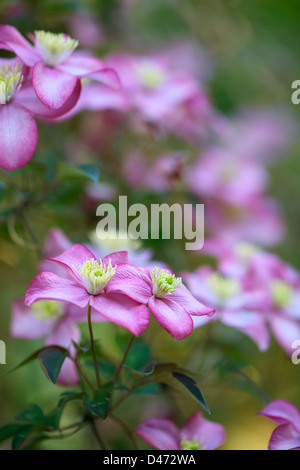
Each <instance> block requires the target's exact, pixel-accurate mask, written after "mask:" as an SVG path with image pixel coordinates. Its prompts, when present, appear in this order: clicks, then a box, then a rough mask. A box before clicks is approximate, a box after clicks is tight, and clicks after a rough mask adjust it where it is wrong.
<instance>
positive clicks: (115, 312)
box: [25, 244, 149, 336]
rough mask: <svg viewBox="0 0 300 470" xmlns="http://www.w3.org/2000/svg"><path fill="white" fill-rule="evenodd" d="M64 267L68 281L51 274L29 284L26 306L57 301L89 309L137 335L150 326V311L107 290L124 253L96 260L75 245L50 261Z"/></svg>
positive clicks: (123, 258) (90, 253)
mask: <svg viewBox="0 0 300 470" xmlns="http://www.w3.org/2000/svg"><path fill="white" fill-rule="evenodd" d="M50 260H51V261H53V262H54V263H56V264H58V265H59V266H61V267H63V268H64V269H65V270H66V271H67V273H68V274H69V277H68V278H64V277H61V276H59V275H57V274H55V273H53V272H47V271H46V272H42V273H40V274H38V275H37V276H36V277H35V278H34V279H33V281H32V282H31V284H30V285H29V287H28V289H27V292H26V296H25V304H26V305H27V306H30V305H32V304H33V303H34V302H37V301H38V300H45V299H46V300H58V301H63V302H67V303H70V304H74V305H76V306H77V307H80V308H87V307H89V308H92V309H93V310H95V311H96V312H98V313H100V314H101V316H102V317H104V318H105V319H106V320H107V321H111V322H113V323H116V324H117V325H120V326H123V327H124V328H127V329H128V330H129V331H130V332H131V333H133V334H134V335H136V336H138V335H140V334H141V333H142V332H143V331H144V330H145V329H146V327H147V325H148V323H149V311H148V309H147V307H145V306H144V305H142V304H141V302H139V301H135V300H133V299H132V298H130V297H129V296H128V295H126V293H125V292H126V290H129V288H130V287H128V288H127V289H126V287H125V289H124V293H122V294H120V293H116V292H115V291H113V289H110V283H111V281H112V279H113V278H114V276H115V275H116V273H117V272H118V269H119V266H122V263H125V262H127V260H128V257H127V253H126V252H116V253H112V254H111V255H108V256H106V257H105V258H103V259H102V260H99V259H98V260H97V258H96V256H95V255H94V254H93V253H92V252H91V251H90V250H89V249H88V248H86V247H85V246H83V245H79V244H75V245H73V246H72V247H71V248H69V249H68V250H66V251H65V252H63V253H62V254H60V255H59V256H57V257H56V258H52V259H50Z"/></svg>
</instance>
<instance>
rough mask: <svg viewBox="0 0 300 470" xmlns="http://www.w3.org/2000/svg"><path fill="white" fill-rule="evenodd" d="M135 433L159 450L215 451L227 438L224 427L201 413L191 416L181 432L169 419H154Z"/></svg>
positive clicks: (142, 424) (145, 423) (142, 425)
mask: <svg viewBox="0 0 300 470" xmlns="http://www.w3.org/2000/svg"><path fill="white" fill-rule="evenodd" d="M134 432H136V433H137V434H138V435H139V436H140V437H141V438H142V439H144V440H145V441H146V442H148V443H149V444H150V445H152V446H153V447H156V448H157V449H159V450H213V449H216V448H217V447H220V446H221V445H222V444H223V442H224V441H225V438H226V434H225V430H224V428H223V426H222V425H221V424H219V423H214V422H213V421H208V420H207V419H205V418H204V417H203V416H202V413H200V412H198V413H195V414H194V415H193V416H191V417H190V418H189V419H188V420H187V421H186V422H185V423H184V425H183V427H182V429H181V430H179V429H178V428H177V426H176V425H175V424H174V423H173V422H172V421H170V420H168V419H163V418H152V419H148V420H147V421H144V422H143V423H141V424H140V425H139V426H138V427H137V428H136V429H135V431H134Z"/></svg>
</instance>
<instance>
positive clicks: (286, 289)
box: [271, 280, 292, 308]
mask: <svg viewBox="0 0 300 470" xmlns="http://www.w3.org/2000/svg"><path fill="white" fill-rule="evenodd" d="M271 292H272V295H273V301H274V304H275V306H276V307H279V308H282V307H286V306H287V305H288V304H289V303H290V300H291V295H292V287H291V286H290V285H289V284H288V283H287V282H284V281H280V280H278V281H273V282H272V284H271Z"/></svg>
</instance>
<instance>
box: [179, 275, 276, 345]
mask: <svg viewBox="0 0 300 470" xmlns="http://www.w3.org/2000/svg"><path fill="white" fill-rule="evenodd" d="M184 279H185V281H186V283H187V285H188V287H189V289H190V290H191V292H192V293H193V294H194V295H195V297H196V298H197V299H199V300H200V301H201V302H204V303H208V304H209V305H212V307H213V308H215V309H216V314H215V315H214V316H213V317H212V318H211V319H210V318H207V317H200V318H194V319H193V320H194V326H195V328H197V327H199V326H202V325H204V324H205V323H207V322H208V321H215V320H220V321H221V322H222V323H223V324H225V325H227V326H230V327H232V328H235V329H237V330H239V331H241V332H242V333H244V334H246V335H247V336H249V337H250V338H251V339H252V340H253V341H254V342H255V343H256V344H257V346H258V348H259V349H260V350H261V351H265V350H266V349H267V348H268V346H269V342H270V335H269V331H268V328H267V325H266V318H265V316H264V315H263V314H262V313H261V312H260V311H259V310H257V306H258V305H259V306H260V305H261V303H262V301H263V300H264V299H265V296H264V294H263V293H261V291H260V290H259V289H258V290H257V291H254V290H253V291H251V292H247V291H246V290H245V289H244V286H243V283H242V282H241V280H240V279H238V278H236V277H229V276H223V275H221V274H219V273H218V272H217V271H214V270H213V269H212V268H210V267H206V266H202V267H200V268H199V269H198V270H196V271H195V272H194V273H184Z"/></svg>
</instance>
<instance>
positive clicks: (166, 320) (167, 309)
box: [148, 295, 194, 339]
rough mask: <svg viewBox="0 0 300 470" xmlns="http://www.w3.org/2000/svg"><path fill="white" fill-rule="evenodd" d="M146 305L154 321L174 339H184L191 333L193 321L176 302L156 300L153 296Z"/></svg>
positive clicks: (167, 299)
mask: <svg viewBox="0 0 300 470" xmlns="http://www.w3.org/2000/svg"><path fill="white" fill-rule="evenodd" d="M148 305H149V308H150V310H151V312H152V313H153V315H154V316H155V318H156V320H157V321H158V322H159V323H160V324H161V326H162V327H163V328H164V329H165V330H167V332H168V333H170V335H172V336H173V337H174V338H175V339H183V338H186V337H187V336H189V335H190V334H191V333H192V331H193V327H194V324H193V320H192V318H191V316H190V315H189V314H188V313H187V311H186V310H185V309H184V308H183V307H181V305H180V304H178V303H177V302H174V301H173V300H171V299H169V298H167V297H164V298H163V299H157V298H156V297H154V295H153V296H152V297H151V298H150V300H149V303H148Z"/></svg>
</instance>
